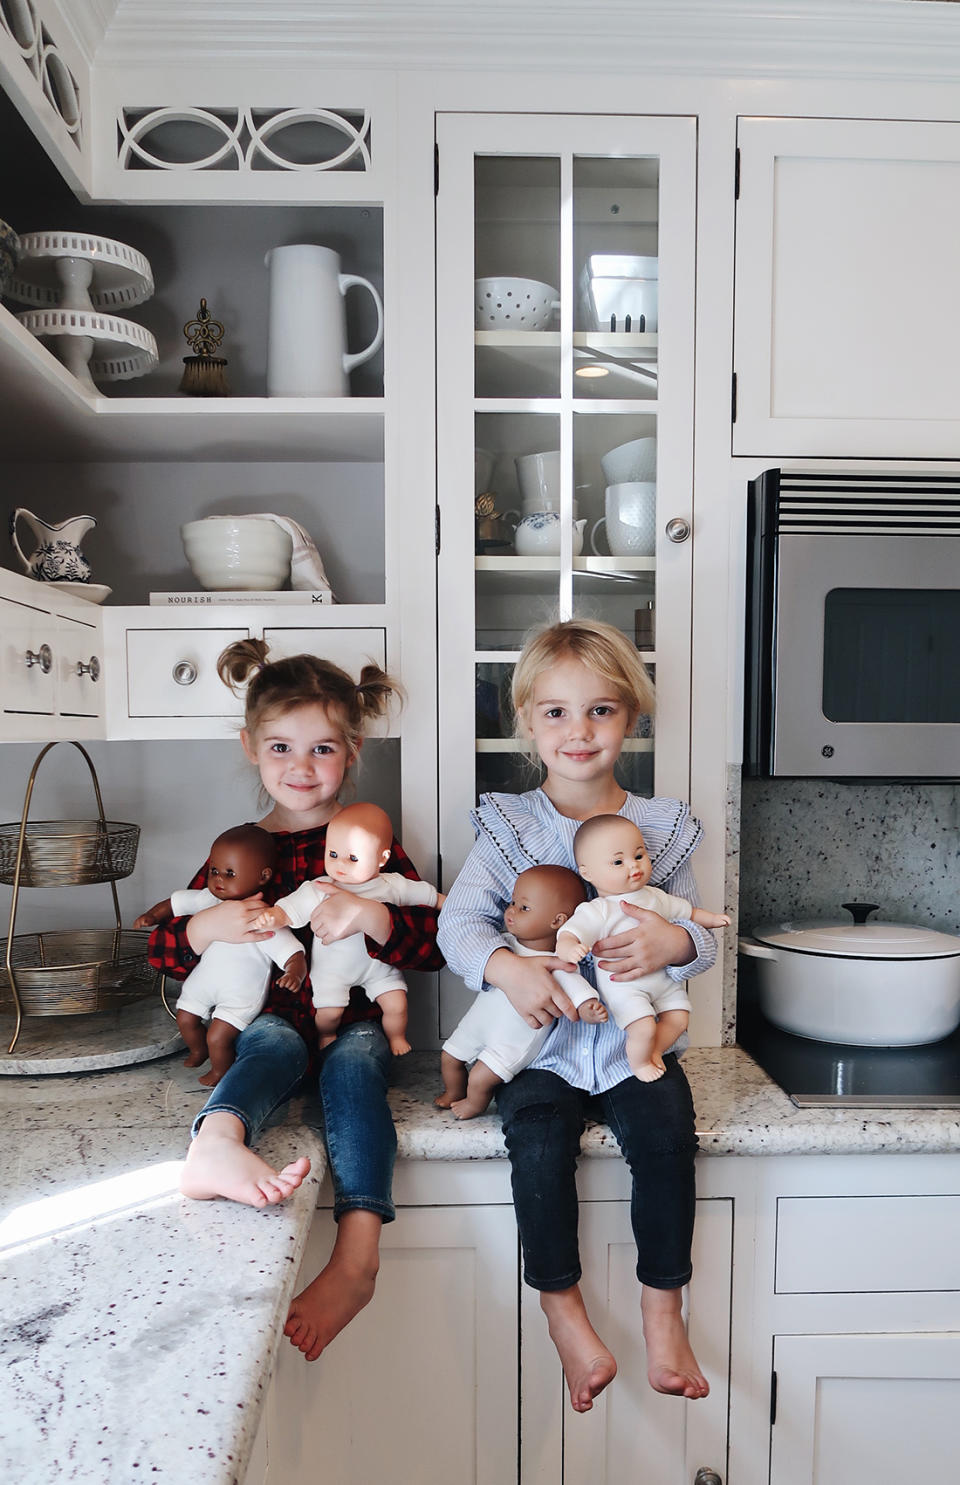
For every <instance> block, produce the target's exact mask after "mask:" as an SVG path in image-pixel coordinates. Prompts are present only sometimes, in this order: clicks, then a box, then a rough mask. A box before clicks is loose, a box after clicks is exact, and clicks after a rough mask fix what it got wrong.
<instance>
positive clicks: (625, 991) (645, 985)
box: [596, 969, 690, 1031]
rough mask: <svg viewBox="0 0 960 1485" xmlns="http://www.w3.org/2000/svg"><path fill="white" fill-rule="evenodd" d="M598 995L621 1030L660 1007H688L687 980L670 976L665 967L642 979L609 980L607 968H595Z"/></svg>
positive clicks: (677, 1009)
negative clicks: (673, 978)
mask: <svg viewBox="0 0 960 1485" xmlns="http://www.w3.org/2000/svg"><path fill="white" fill-rule="evenodd" d="M596 973H597V988H598V990H599V992H600V998H601V1000H602V1001H603V1003H604V1005H605V1006H606V1007H607V1010H608V1011H609V1012H610V1014H611V1016H612V1017H613V1019H614V1020H615V1021H616V1023H617V1025H618V1026H619V1027H620V1030H621V1031H623V1030H624V1028H625V1027H627V1026H629V1025H631V1023H632V1022H634V1021H640V1020H642V1019H643V1018H644V1017H645V1016H659V1015H660V1013H661V1012H662V1011H689V1009H690V997H689V995H688V994H687V989H686V981H685V980H681V981H679V982H678V981H677V980H672V979H671V978H670V976H669V975H668V974H667V972H666V970H663V969H661V970H658V971H657V973H656V974H653V975H644V977H643V979H641V980H611V978H610V972H609V971H608V970H603V969H597V972H596Z"/></svg>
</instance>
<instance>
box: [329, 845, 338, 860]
mask: <svg viewBox="0 0 960 1485" xmlns="http://www.w3.org/2000/svg"><path fill="white" fill-rule="evenodd" d="M327 855H328V856H329V857H330V860H331V861H336V859H337V853H336V851H334V850H332V849H330V848H329V847H328V848H327Z"/></svg>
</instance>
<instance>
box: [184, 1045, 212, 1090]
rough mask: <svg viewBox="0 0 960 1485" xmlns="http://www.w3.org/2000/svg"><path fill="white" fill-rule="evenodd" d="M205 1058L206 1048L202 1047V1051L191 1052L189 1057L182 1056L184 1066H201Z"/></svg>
mask: <svg viewBox="0 0 960 1485" xmlns="http://www.w3.org/2000/svg"><path fill="white" fill-rule="evenodd" d="M206 1060H207V1049H206V1047H204V1049H203V1051H202V1052H191V1053H190V1056H189V1057H184V1059H183V1065H184V1067H202V1066H203V1064H204V1063H205V1062H206ZM202 1081H203V1080H202V1079H201V1082H202Z"/></svg>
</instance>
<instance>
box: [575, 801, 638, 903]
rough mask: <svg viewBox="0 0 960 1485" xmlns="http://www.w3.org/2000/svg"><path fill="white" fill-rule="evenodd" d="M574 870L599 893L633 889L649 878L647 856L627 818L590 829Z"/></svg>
mask: <svg viewBox="0 0 960 1485" xmlns="http://www.w3.org/2000/svg"><path fill="white" fill-rule="evenodd" d="M577 870H578V871H579V873H580V875H581V876H582V877H583V879H584V881H585V882H590V883H592V885H593V886H594V887H596V889H597V891H598V892H599V894H600V896H601V897H613V896H617V895H619V896H623V894H624V893H626V892H637V891H639V889H640V888H641V887H645V886H646V885H647V883H648V882H649V880H650V872H651V870H652V868H651V865H650V857H649V856H648V855H647V848H646V846H645V844H644V840H643V836H642V834H641V832H640V831H639V830H638V829H637V827H636V825H634V824H633V822H632V821H631V820H624V819H616V820H611V821H610V823H609V824H608V825H604V826H603V828H602V829H597V830H596V831H594V832H592V833H591V835H590V837H589V839H588V841H587V842H586V844H585V845H584V847H583V848H582V849H579V850H578V854H577Z"/></svg>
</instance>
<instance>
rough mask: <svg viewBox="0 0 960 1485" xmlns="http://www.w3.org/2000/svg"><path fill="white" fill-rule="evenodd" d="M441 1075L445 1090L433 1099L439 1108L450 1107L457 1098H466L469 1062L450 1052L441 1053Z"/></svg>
mask: <svg viewBox="0 0 960 1485" xmlns="http://www.w3.org/2000/svg"><path fill="white" fill-rule="evenodd" d="M440 1076H441V1077H442V1078H443V1092H442V1093H438V1094H437V1096H436V1098H435V1099H434V1100H433V1101H434V1103H435V1104H436V1106H437V1108H438V1109H449V1108H451V1107H452V1105H453V1102H454V1100H455V1099H458V1098H465V1097H466V1093H467V1064H466V1063H465V1062H461V1061H460V1058H459V1057H454V1056H453V1054H452V1053H450V1052H441V1053H440Z"/></svg>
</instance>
